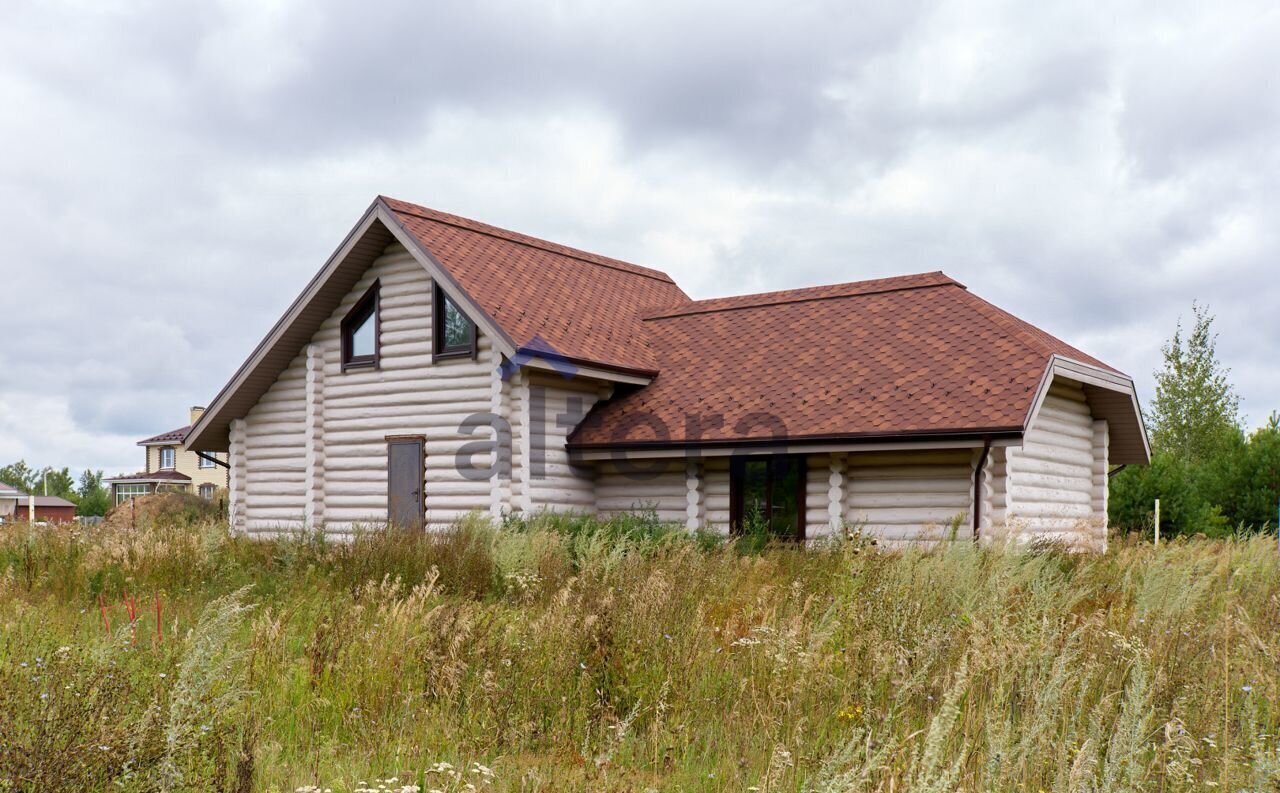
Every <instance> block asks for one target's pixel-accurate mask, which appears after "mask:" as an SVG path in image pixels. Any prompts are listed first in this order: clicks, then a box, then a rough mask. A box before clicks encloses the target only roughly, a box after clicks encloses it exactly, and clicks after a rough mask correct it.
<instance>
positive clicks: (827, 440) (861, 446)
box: [568, 427, 1023, 461]
mask: <svg viewBox="0 0 1280 793" xmlns="http://www.w3.org/2000/svg"><path fill="white" fill-rule="evenodd" d="M1022 434H1023V433H1022V428H1021V427H983V428H975V429H963V430H908V431H905V432H904V431H883V432H882V431H877V432H861V433H836V434H828V435H808V436H802V437H782V438H729V439H718V440H703V441H657V440H655V441H623V442H618V443H569V444H568V449H569V453H570V455H571V456H573V457H575V458H576V459H580V460H584V461H591V460H609V459H619V458H622V459H627V458H641V457H644V458H653V457H664V456H666V457H678V456H705V457H723V456H728V455H733V454H745V453H752V452H756V451H759V452H761V453H765V452H772V453H793V452H794V453H820V452H835V451H854V452H858V451H861V452H872V451H895V450H899V449H903V450H906V449H919V450H925V449H968V448H977V447H981V446H983V445H985V444H986V443H990V444H991V445H993V446H1008V445H1013V444H1016V443H1017V442H1018V441H1020V440H1021V439H1022ZM691 452H692V453H693V454H690V453H691Z"/></svg>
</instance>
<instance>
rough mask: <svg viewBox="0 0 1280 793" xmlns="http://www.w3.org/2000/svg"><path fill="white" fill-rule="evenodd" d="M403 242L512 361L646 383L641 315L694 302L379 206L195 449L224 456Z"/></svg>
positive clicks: (582, 260) (628, 270)
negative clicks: (238, 430) (351, 296)
mask: <svg viewBox="0 0 1280 793" xmlns="http://www.w3.org/2000/svg"><path fill="white" fill-rule="evenodd" d="M393 242H400V243H401V244H403V245H404V246H405V247H406V248H407V249H408V250H409V251H410V253H411V254H413V255H414V256H415V258H417V259H418V261H419V262H420V263H421V264H422V265H423V267H425V268H426V269H427V271H428V272H429V273H430V275H431V277H432V279H433V280H435V281H436V282H437V283H439V284H440V286H441V288H442V289H444V290H445V291H446V292H447V293H448V295H449V297H450V298H451V299H453V301H454V302H455V303H457V304H458V306H459V307H460V308H461V309H462V310H463V311H464V312H465V313H466V314H467V316H468V317H469V318H470V319H471V320H472V321H473V322H475V323H476V325H477V326H478V327H479V329H480V331H481V332H482V333H484V334H485V335H487V336H489V337H490V338H491V339H493V341H494V345H495V347H496V348H497V349H498V350H499V351H500V352H501V353H502V354H503V355H505V356H507V357H508V358H511V357H515V356H517V355H520V354H522V353H529V354H530V357H533V358H536V359H538V360H542V361H546V360H550V359H554V358H563V359H566V360H569V361H572V362H574V363H578V364H587V365H590V366H592V367H593V368H595V369H598V370H599V371H600V372H601V373H602V374H603V376H605V377H608V376H610V375H609V373H610V372H618V373H621V375H620V376H621V377H623V378H625V377H626V376H627V375H628V374H638V375H641V376H642V377H643V379H642V380H640V381H639V382H647V381H648V378H649V377H651V376H652V375H653V374H655V373H656V368H655V360H654V358H653V356H652V353H651V352H650V350H649V340H648V338H647V335H646V334H645V332H644V330H643V328H642V323H641V315H642V314H643V313H644V312H646V311H649V310H652V309H653V308H655V307H661V306H669V305H673V304H678V303H683V302H687V301H688V300H689V298H688V296H687V295H685V294H684V292H683V291H681V290H680V288H679V287H678V286H676V285H675V283H674V282H673V281H672V280H671V278H670V277H669V276H667V275H666V274H665V273H661V272H659V271H657V270H651V269H649V268H646V267H640V266H638V265H634V264H629V263H627V262H622V261H619V260H617V259H610V258H607V257H604V256H598V255H596V254H591V253H586V252H584V251H579V250H577V249H574V248H569V247H567V246H563V245H557V244H555V243H551V242H546V241H544V240H539V239H537V238H535V237H529V236H527V235H524V234H518V233H516V232H511V231H507V230H505V229H500V228H497V227H496V226H489V225H486V224H484V223H479V222H476V221H473V220H467V219H466V218H460V217H458V216H456V215H448V214H446V213H443V212H436V211H434V210H430V209H426V208H425V207H419V206H417V205H414V204H409V203H406V202H403V201H397V200H395V199H390V198H384V197H381V196H380V197H378V198H377V199H376V200H375V201H374V202H373V204H372V205H371V206H370V207H369V209H368V210H367V211H366V212H365V214H364V216H363V217H362V218H361V220H360V222H359V223H357V224H356V226H355V228H354V229H352V230H351V232H350V233H349V234H348V235H347V237H346V239H345V240H344V241H343V243H342V245H340V246H339V247H338V249H337V250H336V251H335V252H334V253H333V255H332V256H330V258H329V260H328V261H327V262H326V263H325V265H324V267H322V268H321V270H320V272H319V273H317V274H316V275H315V277H313V278H312V280H311V282H310V283H308V284H307V286H306V288H305V289H304V290H303V291H302V294H300V295H299V296H298V297H297V298H296V299H295V300H294V302H293V304H292V305H291V306H290V307H289V309H288V310H287V311H286V312H285V314H284V316H282V317H281V318H280V320H279V321H277V322H276V324H275V326H274V327H272V329H271V331H270V332H268V334H267V336H266V337H265V338H264V339H263V340H262V341H261V342H260V343H259V344H258V346H257V348H255V350H254V351H253V353H252V354H251V355H250V356H249V358H248V359H247V360H246V361H245V362H244V363H243V364H242V365H241V366H240V369H239V370H238V371H237V372H236V374H235V375H234V376H233V377H232V379H231V380H230V381H229V382H228V383H227V385H226V386H224V387H223V389H222V391H221V392H220V393H219V394H218V396H217V397H216V398H215V399H214V400H213V402H211V403H210V406H209V408H208V409H207V410H206V411H205V413H204V415H202V416H201V417H200V419H199V420H198V421H197V422H196V423H195V424H194V425H192V427H191V428H190V429H189V430H188V431H187V433H186V438H185V443H186V445H187V447H188V448H190V449H192V450H193V451H218V450H223V449H226V448H227V439H228V433H229V430H230V424H231V420H232V419H233V418H236V417H239V416H243V415H245V413H247V412H248V410H249V408H251V407H252V406H253V405H254V404H255V403H256V402H257V401H258V400H259V399H260V398H261V397H262V395H263V394H264V393H266V391H267V389H269V388H270V387H271V384H272V383H273V382H275V379H276V377H278V376H279V374H280V372H282V371H284V369H285V368H286V367H287V366H288V365H289V362H290V361H291V360H292V359H293V357H294V356H295V355H297V353H298V351H299V350H301V349H302V347H303V346H304V345H305V344H306V343H307V342H308V341H309V340H310V339H311V337H312V336H313V335H314V334H315V332H316V331H317V330H318V329H319V328H320V325H321V324H322V323H323V322H324V320H325V319H326V318H327V317H328V316H329V315H330V314H331V313H332V312H333V311H334V309H336V308H337V306H338V305H339V303H340V302H341V301H342V299H343V297H345V296H346V294H347V293H348V292H350V290H351V289H352V288H354V287H355V284H356V283H357V282H358V281H359V279H360V276H361V275H362V274H363V273H364V272H365V271H366V270H367V269H368V268H369V266H370V265H372V264H373V262H374V260H375V259H377V258H378V256H380V255H381V254H382V252H383V251H384V250H386V248H387V246H388V245H390V244H391V243H393Z"/></svg>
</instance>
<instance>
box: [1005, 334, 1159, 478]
mask: <svg viewBox="0 0 1280 793" xmlns="http://www.w3.org/2000/svg"><path fill="white" fill-rule="evenodd" d="M1059 378H1061V379H1063V380H1069V381H1073V382H1076V383H1079V384H1080V385H1081V386H1082V388H1083V389H1084V396H1085V400H1086V401H1087V402H1088V403H1089V411H1090V412H1091V413H1092V414H1093V417H1094V418H1095V419H1106V421H1107V433H1108V437H1109V439H1110V445H1109V448H1108V450H1107V457H1108V461H1109V462H1110V463H1111V464H1112V465H1146V464H1147V463H1149V462H1151V444H1150V442H1149V441H1148V440H1147V427H1146V424H1145V423H1144V421H1143V419H1142V407H1141V405H1140V404H1139V403H1138V391H1137V389H1136V388H1135V387H1134V385H1133V379H1132V378H1130V377H1128V376H1127V375H1123V374H1120V373H1118V372H1112V371H1109V370H1107V369H1103V368H1101V367H1098V366H1092V365H1090V364H1087V363H1081V362H1080V361H1076V360H1073V359H1071V358H1067V357H1065V356H1062V355H1053V356H1051V357H1050V359H1049V364H1048V365H1047V366H1046V367H1045V371H1044V375H1043V377H1041V379H1040V385H1039V387H1038V388H1037V390H1036V397H1035V401H1033V402H1032V403H1031V408H1030V409H1029V410H1028V411H1027V419H1026V422H1025V423H1024V427H1030V426H1031V425H1032V423H1033V422H1034V421H1035V419H1036V416H1038V415H1039V414H1040V409H1041V408H1042V407H1043V406H1044V401H1045V398H1046V397H1048V396H1049V388H1050V387H1051V386H1052V385H1053V381H1054V380H1056V379H1059Z"/></svg>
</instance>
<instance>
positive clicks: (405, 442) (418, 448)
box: [387, 435, 426, 531]
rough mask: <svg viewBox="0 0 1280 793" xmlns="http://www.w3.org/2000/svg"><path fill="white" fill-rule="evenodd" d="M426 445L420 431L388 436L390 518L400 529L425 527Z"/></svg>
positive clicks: (389, 520) (393, 524)
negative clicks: (411, 434)
mask: <svg viewBox="0 0 1280 793" xmlns="http://www.w3.org/2000/svg"><path fill="white" fill-rule="evenodd" d="M424 445H425V439H424V438H423V437H421V436H417V435H415V436H408V437H391V438H387V522H388V523H389V524H390V525H392V526H394V527H396V528H399V529H407V530H410V531H422V527H423V523H424V520H423V518H424V517H425V516H424V506H425V503H426V499H425V498H424V497H423V493H422V487H423V485H422V482H423V473H424V471H423V459H424V454H423V452H424V448H423V447H424Z"/></svg>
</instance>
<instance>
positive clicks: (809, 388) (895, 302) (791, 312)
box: [570, 272, 1110, 449]
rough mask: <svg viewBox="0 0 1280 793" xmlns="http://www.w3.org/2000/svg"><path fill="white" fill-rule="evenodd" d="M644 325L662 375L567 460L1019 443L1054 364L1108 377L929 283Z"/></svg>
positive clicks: (702, 312) (696, 308) (599, 416)
mask: <svg viewBox="0 0 1280 793" xmlns="http://www.w3.org/2000/svg"><path fill="white" fill-rule="evenodd" d="M645 324H646V326H648V327H649V329H650V332H651V336H652V340H653V341H652V343H653V351H654V354H655V356H656V358H657V362H658V368H659V371H660V374H659V375H658V377H657V378H655V379H654V381H653V382H652V383H651V384H650V385H649V386H647V387H645V388H643V389H640V390H638V391H634V392H632V393H629V394H627V395H626V396H623V397H621V398H619V399H615V400H613V401H611V402H609V403H607V404H603V405H600V406H598V407H597V409H596V410H595V411H593V412H592V413H591V414H590V415H589V416H588V417H587V419H586V420H585V421H584V422H583V423H582V424H581V425H580V426H579V428H578V429H577V431H576V432H574V433H573V435H572V436H571V437H570V445H571V446H573V447H576V448H580V449H586V448H593V447H607V446H619V445H623V446H627V445H636V446H643V445H645V444H653V445H666V444H678V445H689V444H698V443H704V444H706V443H724V442H742V441H765V440H777V439H782V438H786V439H790V440H805V439H835V438H854V437H875V436H887V435H925V434H927V435H946V434H982V433H1002V432H1018V431H1020V430H1022V429H1023V427H1024V424H1025V422H1026V419H1027V416H1028V414H1029V412H1030V410H1031V408H1032V406H1033V404H1034V401H1035V399H1036V395H1037V391H1038V388H1039V386H1040V383H1041V381H1042V380H1043V378H1044V376H1045V367H1046V365H1047V363H1048V362H1049V360H1050V359H1051V357H1052V356H1053V355H1055V354H1056V355H1060V356H1064V357H1068V358H1073V359H1076V360H1079V361H1081V362H1083V363H1088V364H1090V365H1094V366H1099V367H1103V368H1106V367H1105V365H1104V364H1102V363H1101V362H1099V361H1096V360H1095V359H1093V358H1091V357H1090V356H1088V355H1085V354H1084V353H1083V352H1080V351H1079V350H1077V349H1075V348H1074V347H1071V346H1070V345H1068V344H1066V343H1065V342H1062V341H1060V340H1058V339H1055V338H1054V337H1052V336H1050V335H1049V334H1047V333H1044V332H1043V331H1040V330H1038V329H1036V328H1034V327H1033V326H1031V325H1028V324H1027V323H1025V322H1022V321H1021V320H1018V319H1016V318H1015V317H1012V316H1011V315H1009V314H1007V313H1005V312H1003V311H1001V310H1000V309H997V308H996V307H994V306H992V305H991V304H990V303H987V302H986V301H984V300H982V299H981V298H979V297H977V296H975V295H973V294H972V293H970V292H969V291H968V290H967V289H966V288H965V287H964V286H963V285H961V284H960V283H958V282H957V281H954V280H953V279H951V278H948V277H947V276H946V275H944V274H943V273H940V272H934V273H923V274H919V275H908V276H902V277H899V278H884V279H877V280H874V281H863V282H856V283H850V284H837V285H833V286H823V287H815V288H812V289H796V290H789V291H786V292H773V293H768V294H760V295H746V296H743V297H732V298H719V299H715V300H705V301H696V302H690V303H688V304H686V305H684V306H681V307H678V308H675V309H671V310H667V311H664V312H659V313H654V314H651V315H649V316H648V318H647V319H646V322H645ZM1108 371H1110V370H1109V369H1108Z"/></svg>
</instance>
